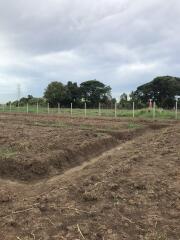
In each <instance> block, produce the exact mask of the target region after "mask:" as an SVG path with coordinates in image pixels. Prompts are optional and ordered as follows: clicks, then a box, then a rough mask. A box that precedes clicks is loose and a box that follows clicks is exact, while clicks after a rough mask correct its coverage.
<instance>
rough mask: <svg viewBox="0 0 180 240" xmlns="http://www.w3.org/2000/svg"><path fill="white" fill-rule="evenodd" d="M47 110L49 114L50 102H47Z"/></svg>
mask: <svg viewBox="0 0 180 240" xmlns="http://www.w3.org/2000/svg"><path fill="white" fill-rule="evenodd" d="M47 111H48V114H49V103H48V104H47Z"/></svg>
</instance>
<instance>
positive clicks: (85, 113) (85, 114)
mask: <svg viewBox="0 0 180 240" xmlns="http://www.w3.org/2000/svg"><path fill="white" fill-rule="evenodd" d="M86 107H87V106H86V102H85V103H84V116H85V117H86V116H87V112H86Z"/></svg>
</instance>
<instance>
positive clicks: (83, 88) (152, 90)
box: [7, 76, 180, 109]
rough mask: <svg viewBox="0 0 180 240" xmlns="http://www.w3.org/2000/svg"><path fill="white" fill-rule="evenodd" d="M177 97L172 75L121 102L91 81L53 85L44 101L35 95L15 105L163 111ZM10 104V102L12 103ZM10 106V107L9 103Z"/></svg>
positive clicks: (178, 86) (178, 82) (179, 86)
mask: <svg viewBox="0 0 180 240" xmlns="http://www.w3.org/2000/svg"><path fill="white" fill-rule="evenodd" d="M175 96H180V78H177V77H171V76H162V77H156V78H155V79H153V80H152V81H150V82H149V83H146V84H143V85H141V86H139V87H137V89H136V90H135V91H132V92H131V93H130V94H127V93H123V94H122V95H121V96H120V98H119V101H117V100H116V99H115V98H112V95H111V87H110V86H107V85H105V84H104V83H102V82H100V81H98V80H96V79H95V80H88V81H85V82H82V83H81V84H80V85H78V84H77V82H71V81H69V82H67V84H63V83H62V82H58V81H54V82H51V83H50V84H49V85H48V86H47V88H46V89H45V91H44V96H43V97H42V98H34V97H33V96H32V95H28V96H27V97H26V98H25V97H23V98H21V99H20V100H19V101H18V100H16V101H15V102H13V104H15V105H24V104H27V103H28V104H30V105H34V104H36V103H37V102H38V103H39V105H42V106H45V105H47V103H49V104H50V107H57V105H58V104H60V105H61V106H62V107H69V106H70V104H71V103H72V104H73V106H74V107H84V103H85V102H86V104H87V107H94V108H96V107H98V105H99V103H101V104H104V105H106V106H109V107H110V106H113V105H114V104H115V103H117V107H118V108H126V109H130V108H132V103H133V102H134V103H135V106H136V108H145V107H147V106H148V102H149V101H150V100H151V101H152V102H156V105H157V106H158V107H161V108H173V107H174V105H175ZM9 103H10V102H9ZM9 103H7V104H9Z"/></svg>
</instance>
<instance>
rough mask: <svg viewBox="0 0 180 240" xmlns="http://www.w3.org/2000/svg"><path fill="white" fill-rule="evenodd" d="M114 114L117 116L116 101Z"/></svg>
mask: <svg viewBox="0 0 180 240" xmlns="http://www.w3.org/2000/svg"><path fill="white" fill-rule="evenodd" d="M114 116H115V118H117V103H116V102H115V107H114Z"/></svg>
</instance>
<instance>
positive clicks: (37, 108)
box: [36, 102, 39, 114]
mask: <svg viewBox="0 0 180 240" xmlns="http://www.w3.org/2000/svg"><path fill="white" fill-rule="evenodd" d="M36 113H37V114H38V113H39V104H38V102H37V106H36Z"/></svg>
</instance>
